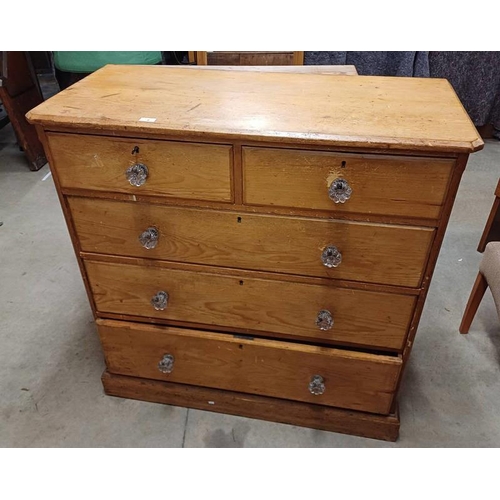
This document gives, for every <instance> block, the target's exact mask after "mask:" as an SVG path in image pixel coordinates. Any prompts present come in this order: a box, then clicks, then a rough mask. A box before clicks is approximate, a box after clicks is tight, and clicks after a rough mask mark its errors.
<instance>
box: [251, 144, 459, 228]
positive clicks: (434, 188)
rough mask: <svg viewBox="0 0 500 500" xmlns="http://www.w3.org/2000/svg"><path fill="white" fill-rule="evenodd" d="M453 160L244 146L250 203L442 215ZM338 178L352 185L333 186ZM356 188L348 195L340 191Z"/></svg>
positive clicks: (337, 211)
mask: <svg viewBox="0 0 500 500" xmlns="http://www.w3.org/2000/svg"><path fill="white" fill-rule="evenodd" d="M453 165H454V160H452V159H437V158H421V157H405V156H382V155H369V154H364V155H363V154H341V153H329V152H324V151H302V150H295V149H272V148H253V147H244V148H243V179H244V187H243V196H244V203H245V204H248V205H269V206H278V207H293V208H302V209H313V210H328V211H332V212H334V213H361V214H379V215H393V216H404V217H421V218H427V219H437V218H438V217H439V216H440V213H441V207H442V205H443V203H444V199H445V195H446V190H447V186H448V180H449V178H450V176H451V172H452V170H453ZM337 179H343V180H344V181H346V182H347V185H343V186H342V185H341V186H339V190H333V191H334V192H333V193H331V194H332V196H333V199H332V198H330V192H329V189H330V187H331V186H332V183H333V184H335V181H336V180H337ZM347 186H348V187H349V189H350V190H351V193H350V197H349V199H347V200H345V199H344V202H343V203H342V202H341V201H338V202H337V203H335V196H340V195H342V194H344V195H345V194H346V193H345V190H346V189H345V188H346V187H347Z"/></svg>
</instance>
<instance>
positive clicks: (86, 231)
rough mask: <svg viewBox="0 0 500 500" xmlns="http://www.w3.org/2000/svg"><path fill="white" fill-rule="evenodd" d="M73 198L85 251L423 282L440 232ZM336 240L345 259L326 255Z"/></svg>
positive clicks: (358, 278) (390, 281) (409, 283)
mask: <svg viewBox="0 0 500 500" xmlns="http://www.w3.org/2000/svg"><path fill="white" fill-rule="evenodd" d="M68 200H69V205H70V208H71V213H72V217H73V220H74V223H75V227H76V231H77V234H78V238H79V240H80V246H81V249H82V250H83V251H87V252H96V253H104V254H111V255H124V256H131V257H145V258H150V259H164V260H170V261H177V262H189V263H195V264H206V265H214V266H224V267H233V268H240V269H250V270H262V271H270V272H276V273H287V274H296V275H305V276H317V277H325V278H336V279H343V280H353V281H363V282H372V283H380V284H390V285H400V286H409V287H418V286H419V285H420V281H421V279H422V273H423V270H424V268H425V264H426V261H427V255H428V251H429V248H430V244H431V242H432V238H433V234H434V229H429V228H418V227H409V226H396V225H387V224H370V223H357V222H345V221H335V220H328V219H309V218H299V217H281V216H268V215H257V214H246V213H236V212H229V211H216V210H199V209H192V208H178V207H169V206H162V205H149V204H139V203H134V202H117V201H109V200H101V199H91V198H73V197H70V198H68ZM150 228H152V229H153V230H154V231H156V233H155V237H156V238H157V239H156V240H155V242H154V244H155V246H154V248H145V247H144V246H143V245H146V246H149V247H151V246H152V245H151V244H150V240H151V238H149V237H148V238H147V239H146V240H144V239H143V240H142V244H141V241H140V239H139V238H140V237H141V235H142V234H143V233H146V236H148V234H149V235H150V234H151V233H149V232H148V229H150ZM333 247H334V248H336V249H337V251H338V252H339V253H340V255H341V257H340V259H341V261H340V262H339V263H338V259H337V260H336V261H333V260H331V259H330V260H328V259H325V257H327V255H326V254H328V252H329V250H328V248H330V250H331V249H332V248H333ZM335 255H337V254H335ZM337 257H338V256H337ZM337 263H338V265H337V267H327V266H326V265H325V264H328V265H334V264H337Z"/></svg>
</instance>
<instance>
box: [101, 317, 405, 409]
mask: <svg viewBox="0 0 500 500" xmlns="http://www.w3.org/2000/svg"><path fill="white" fill-rule="evenodd" d="M97 324H98V330H99V336H100V338H101V343H102V346H103V350H104V355H105V358H106V365H107V368H108V370H109V371H110V372H111V373H116V374H119V375H129V376H139V377H142V378H146V379H153V380H165V381H170V382H176V383H185V384H189V385H197V386H202V387H212V388H216V389H226V390H231V391H237V392H246V393H250V394H259V395H264V396H272V397H278V398H282V399H290V400H294V401H304V402H309V403H315V404H321V405H326V406H336V407H340V408H348V409H352V410H360V411H369V412H376V413H380V414H385V415H387V414H389V413H390V405H391V402H392V393H393V391H394V388H395V386H396V381H397V378H398V374H399V370H400V368H401V360H400V358H398V357H391V356H382V355H373V354H365V353H358V352H349V351H343V350H337V349H330V348H326V347H315V346H307V345H298V344H293V343H289V342H276V341H270V340H260V339H254V340H247V339H242V338H238V337H232V336H230V335H224V334H216V333H208V332H203V331H196V330H188V329H176V328H168V327H159V326H154V325H141V324H134V323H124V322H113V321H109V320H104V321H103V320H98V323H97ZM165 354H171V355H172V356H173V357H174V360H175V361H174V365H173V370H172V372H171V373H167V374H164V373H162V372H160V371H159V369H158V363H159V361H160V360H161V359H162V358H163V356H164V355H165ZM318 374H319V375H321V376H322V377H323V379H324V381H325V387H326V390H325V392H324V393H323V394H322V395H313V394H311V393H310V392H309V389H308V386H309V382H310V380H311V378H312V377H313V376H314V375H318Z"/></svg>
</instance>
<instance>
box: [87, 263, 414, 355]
mask: <svg viewBox="0 0 500 500" xmlns="http://www.w3.org/2000/svg"><path fill="white" fill-rule="evenodd" d="M85 266H86V269H87V273H88V276H89V280H90V284H91V287H92V292H93V295H94V299H95V303H96V306H97V311H98V312H99V313H106V312H107V313H114V314H124V315H130V316H142V317H151V318H158V319H163V320H167V321H179V322H183V323H186V322H187V323H193V324H202V325H204V326H206V325H209V326H212V327H228V328H238V329H241V330H244V331H255V332H261V334H262V335H266V334H269V335H271V334H273V333H279V334H282V335H284V336H288V337H294V338H298V339H301V340H303V339H306V340H310V339H315V340H319V341H326V342H328V343H339V344H348V345H355V344H357V345H361V346H367V347H371V348H385V349H393V350H400V349H401V348H402V346H403V342H404V339H405V335H406V332H407V329H408V327H409V323H410V320H411V317H412V313H413V308H414V304H415V297H414V296H409V295H399V294H392V293H381V292H368V291H364V290H353V289H347V288H337V287H334V286H324V285H309V284H304V283H291V282H281V281H276V280H267V279H260V278H247V277H245V278H240V277H238V276H229V275H223V274H211V273H205V272H193V271H187V270H179V269H169V268H164V267H156V266H147V267H145V266H138V265H128V264H126V265H124V264H117V263H110V262H97V261H86V262H85ZM155 297H156V300H157V303H156V306H162V305H163V307H162V308H161V309H156V308H155V305H154V304H153V303H152V300H153V298H155ZM165 299H166V300H165ZM159 300H163V303H162V304H158V301H159Z"/></svg>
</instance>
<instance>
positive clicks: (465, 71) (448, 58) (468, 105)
mask: <svg viewBox="0 0 500 500" xmlns="http://www.w3.org/2000/svg"><path fill="white" fill-rule="evenodd" d="M304 64H353V65H354V66H356V69H357V71H358V73H359V74H360V75H386V76H416V77H428V76H430V77H434V78H446V79H447V80H449V82H450V83H451V84H452V86H453V88H454V89H455V91H456V93H457V95H458V97H459V98H460V100H461V101H462V104H463V105H464V108H465V109H466V110H467V112H468V113H469V116H470V117H471V119H472V121H473V122H474V124H475V125H476V126H482V125H487V124H490V123H491V124H493V126H494V127H495V128H497V129H500V52H443V51H441V52H305V54H304Z"/></svg>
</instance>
